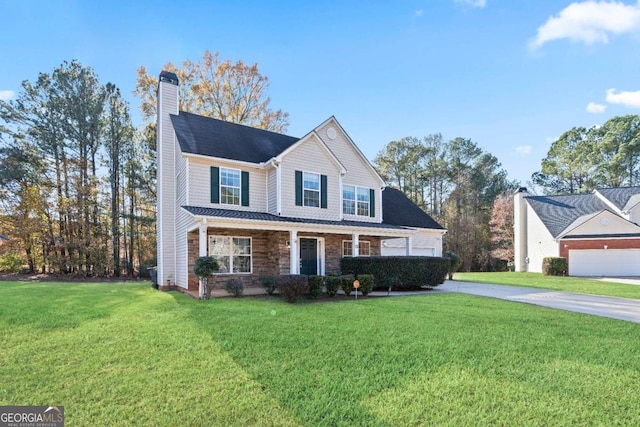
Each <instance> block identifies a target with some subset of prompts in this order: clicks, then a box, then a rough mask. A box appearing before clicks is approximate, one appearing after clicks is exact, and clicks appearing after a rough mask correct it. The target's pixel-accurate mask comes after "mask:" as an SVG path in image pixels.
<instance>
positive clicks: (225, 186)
mask: <svg viewBox="0 0 640 427" xmlns="http://www.w3.org/2000/svg"><path fill="white" fill-rule="evenodd" d="M220 203H224V204H227V205H239V204H240V171H239V170H237V169H227V168H220Z"/></svg>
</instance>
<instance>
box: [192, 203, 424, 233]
mask: <svg viewBox="0 0 640 427" xmlns="http://www.w3.org/2000/svg"><path fill="white" fill-rule="evenodd" d="M182 208H183V209H184V210H186V211H187V212H189V213H190V214H192V215H195V216H206V217H214V218H225V219H232V220H253V221H267V222H277V223H281V224H286V223H289V224H297V225H300V224H313V225H327V226H340V227H345V228H349V229H354V228H369V229H371V228H377V229H381V230H398V231H400V230H405V231H408V230H411V229H412V228H410V227H403V226H400V225H393V224H385V223H377V222H365V221H331V220H323V219H311V218H293V217H282V216H277V215H272V214H268V213H264V212H252V211H239V210H232V209H218V208H203V207H199V206H182Z"/></svg>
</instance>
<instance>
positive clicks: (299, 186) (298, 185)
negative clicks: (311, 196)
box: [296, 171, 302, 206]
mask: <svg viewBox="0 0 640 427" xmlns="http://www.w3.org/2000/svg"><path fill="white" fill-rule="evenodd" d="M296 206H302V172H301V171H296Z"/></svg>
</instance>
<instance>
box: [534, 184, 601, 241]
mask: <svg viewBox="0 0 640 427" xmlns="http://www.w3.org/2000/svg"><path fill="white" fill-rule="evenodd" d="M526 200H527V201H528V202H529V205H530V206H531V208H533V210H534V211H535V212H536V214H537V215H538V217H539V218H540V220H541V221H542V223H543V224H544V225H545V226H546V227H547V229H548V230H549V232H550V233H551V235H552V236H553V237H554V238H555V237H558V235H559V234H560V233H562V231H563V230H564V229H565V228H567V227H568V226H569V225H571V224H572V223H573V222H574V221H575V220H576V219H578V218H580V217H581V216H583V215H588V214H593V213H596V212H600V211H602V210H606V209H607V206H606V205H605V203H604V202H603V201H602V200H600V198H599V197H598V196H596V195H595V194H572V195H568V196H527V197H526Z"/></svg>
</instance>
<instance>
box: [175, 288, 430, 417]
mask: <svg viewBox="0 0 640 427" xmlns="http://www.w3.org/2000/svg"><path fill="white" fill-rule="evenodd" d="M175 300H176V302H177V304H179V305H181V306H183V307H185V308H187V309H188V312H189V316H190V317H191V319H192V320H193V322H194V327H197V328H203V329H204V330H206V331H207V332H208V333H209V334H210V335H211V337H212V339H214V340H215V341H216V342H217V343H219V345H220V346H222V348H223V349H224V350H225V351H226V352H227V353H228V354H229V355H230V356H231V357H232V358H233V360H234V361H235V362H236V363H237V364H239V365H240V366H241V367H242V368H243V369H245V370H246V371H247V373H248V374H249V375H251V376H252V378H253V379H255V380H256V381H258V382H259V383H260V384H262V385H263V386H264V388H265V392H267V393H269V395H270V396H272V397H273V398H274V399H276V400H277V401H278V402H279V403H280V405H281V407H282V408H284V409H285V410H287V411H288V413H289V414H291V415H292V416H294V417H295V418H296V419H297V420H299V421H300V422H301V423H302V424H305V425H306V424H323V425H387V423H386V422H385V421H384V420H383V419H381V418H379V417H378V416H376V415H375V414H373V413H371V411H370V410H369V409H368V408H367V406H366V405H365V404H366V402H367V401H368V400H369V399H371V398H372V397H373V396H375V395H377V394H378V393H380V392H382V391H384V390H387V389H389V388H393V387H397V386H398V385H400V384H403V383H404V382H405V381H407V380H408V379H410V378H412V377H414V376H416V375H421V374H424V372H425V369H427V370H428V369H432V368H434V366H433V365H432V366H427V365H428V363H425V360H424V359H423V358H421V357H416V355H417V354H419V353H420V348H424V346H425V345H433V343H427V342H426V338H425V337H424V336H421V334H420V332H415V331H412V330H411V329H408V330H405V331H402V333H401V330H400V329H399V328H401V324H402V323H403V321H404V320H403V318H404V317H405V316H413V317H414V319H413V320H412V321H416V319H415V317H417V318H418V319H417V320H419V318H420V317H421V316H420V314H419V313H411V311H413V310H409V307H411V306H412V305H413V304H415V301H416V300H415V299H405V298H399V299H396V301H393V302H392V301H391V300H390V299H384V300H383V299H376V300H373V299H370V300H368V301H357V302H356V301H353V303H350V302H347V301H344V302H342V303H340V304H332V303H325V304H293V305H292V304H286V303H284V302H282V300H280V299H279V298H277V297H264V298H260V299H257V298H241V299H228V298H225V299H218V300H209V301H206V302H205V301H194V300H191V299H189V298H186V297H184V296H182V295H176V296H175ZM401 300H404V301H401ZM395 310H397V315H396V318H398V319H399V320H398V322H397V323H395V322H394V323H393V324H391V325H386V326H387V327H386V328H385V325H384V324H381V323H378V322H377V321H376V319H375V316H376V314H377V313H380V314H383V315H384V317H386V316H387V315H390V314H391V313H392V312H394V311H395ZM430 362H431V363H433V362H434V361H430Z"/></svg>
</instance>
